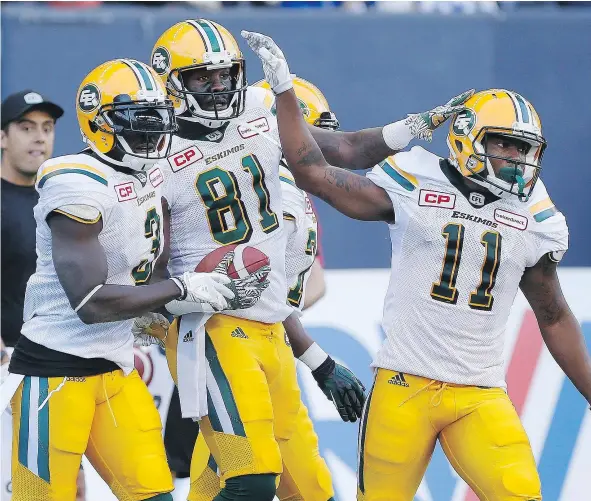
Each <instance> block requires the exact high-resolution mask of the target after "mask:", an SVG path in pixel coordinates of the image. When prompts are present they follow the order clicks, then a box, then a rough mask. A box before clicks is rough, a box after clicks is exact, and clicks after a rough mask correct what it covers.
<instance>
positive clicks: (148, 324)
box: [131, 312, 170, 348]
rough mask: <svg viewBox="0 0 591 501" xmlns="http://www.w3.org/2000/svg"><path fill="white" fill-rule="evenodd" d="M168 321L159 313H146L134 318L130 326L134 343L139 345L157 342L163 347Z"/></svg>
mask: <svg viewBox="0 0 591 501" xmlns="http://www.w3.org/2000/svg"><path fill="white" fill-rule="evenodd" d="M169 327H170V322H169V321H168V320H167V319H166V317H165V316H164V315H161V314H160V313H152V312H150V313H147V314H146V315H143V316H141V317H138V318H136V319H135V320H134V321H133V325H132V326H131V333H132V334H133V339H134V343H135V344H137V345H139V346H150V345H151V344H157V345H159V346H160V347H161V348H164V342H165V340H166V335H167V334H168V328H169Z"/></svg>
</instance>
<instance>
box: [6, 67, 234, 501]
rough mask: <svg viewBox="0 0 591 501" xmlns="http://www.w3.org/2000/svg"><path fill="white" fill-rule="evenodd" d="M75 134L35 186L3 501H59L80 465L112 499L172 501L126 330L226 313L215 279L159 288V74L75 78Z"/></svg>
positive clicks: (128, 71)
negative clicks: (160, 316) (33, 234)
mask: <svg viewBox="0 0 591 501" xmlns="http://www.w3.org/2000/svg"><path fill="white" fill-rule="evenodd" d="M76 102H77V115H78V123H79V125H80V128H81V131H82V133H83V137H84V140H85V142H86V143H87V144H88V146H89V148H88V149H87V150H85V151H83V152H82V153H80V154H75V155H67V156H63V157H57V158H54V159H51V160H48V161H47V162H45V163H44V164H43V165H42V166H41V168H40V170H39V174H38V176H37V184H36V188H37V190H38V191H39V203H38V205H37V206H36V207H35V219H36V223H37V256H38V258H37V269H36V272H35V273H34V274H33V276H32V277H31V278H30V280H29V282H28V284H27V291H26V296H25V309H24V320H25V323H24V326H23V328H22V336H21V337H20V338H19V341H18V343H17V344H16V347H15V350H14V353H13V356H12V359H11V361H10V366H9V371H10V373H11V374H10V375H9V376H8V379H7V381H6V382H5V383H4V385H3V387H2V390H3V398H4V397H5V392H6V394H9V393H10V391H9V390H8V388H12V389H13V391H12V393H14V389H15V388H16V387H17V386H18V389H17V391H16V394H15V395H14V397H13V401H12V411H13V414H12V415H13V459H12V480H13V494H12V496H13V497H12V499H13V500H14V501H24V500H32V499H34V500H44V501H51V500H55V501H58V500H59V501H68V500H72V501H73V500H74V498H75V496H76V476H77V474H78V469H79V467H80V461H81V457H82V454H85V455H86V456H87V457H88V459H89V460H90V462H91V463H92V464H93V466H94V468H95V469H96V470H97V471H98V472H99V474H100V476H101V477H102V478H103V479H104V480H105V482H107V484H108V485H109V486H110V488H111V490H112V491H113V493H114V494H115V495H116V496H117V498H118V499H121V500H138V501H139V500H152V501H156V500H158V501H165V500H172V497H171V496H170V494H169V492H170V491H171V490H172V488H173V486H172V480H171V476H170V471H169V469H168V465H167V463H166V455H165V452H164V445H163V442H162V437H161V434H160V429H161V425H160V419H159V416H158V412H157V411H156V408H155V407H154V404H153V402H152V398H151V397H150V395H149V393H148V391H147V389H146V387H145V385H144V384H143V382H142V381H141V380H140V378H139V376H138V375H137V372H136V371H133V349H132V343H133V336H132V335H131V332H130V329H131V324H132V319H133V318H134V317H136V316H139V315H142V314H144V313H146V312H149V311H151V310H154V309H157V308H160V307H164V306H166V308H167V309H168V310H169V311H170V312H171V313H183V312H188V311H214V310H221V309H223V308H227V307H228V304H227V301H228V299H230V300H234V297H235V294H234V293H233V292H232V291H231V290H230V289H229V288H228V287H226V285H225V284H228V283H229V282H230V280H229V279H228V277H226V276H223V275H219V274H198V273H192V272H187V273H184V274H182V275H181V276H178V277H173V278H172V279H165V280H162V279H160V281H159V282H157V283H150V281H151V279H152V278H155V277H157V278H159V277H161V276H163V275H164V272H165V270H166V257H167V254H168V242H167V241H165V240H164V232H165V229H166V225H167V223H166V221H165V217H164V214H163V211H162V204H161V191H160V190H161V185H162V182H163V175H162V171H161V169H160V167H158V165H157V162H158V161H159V160H161V159H163V158H165V157H166V155H167V153H168V151H169V147H170V142H171V137H172V134H173V131H174V130H175V123H176V122H175V117H174V109H173V107H172V104H171V103H170V101H169V100H168V99H167V97H166V91H165V89H164V87H163V85H162V83H161V82H160V79H159V78H158V76H157V75H156V74H155V73H154V72H153V70H152V69H151V68H150V67H149V66H146V65H145V64H143V63H140V62H138V61H135V60H131V59H118V60H113V61H108V62H106V63H104V64H102V65H100V66H98V67H97V68H95V69H94V70H93V71H91V72H90V73H89V74H88V75H87V76H86V78H85V79H84V80H83V82H82V84H81V85H80V87H79V90H78V94H77V98H76Z"/></svg>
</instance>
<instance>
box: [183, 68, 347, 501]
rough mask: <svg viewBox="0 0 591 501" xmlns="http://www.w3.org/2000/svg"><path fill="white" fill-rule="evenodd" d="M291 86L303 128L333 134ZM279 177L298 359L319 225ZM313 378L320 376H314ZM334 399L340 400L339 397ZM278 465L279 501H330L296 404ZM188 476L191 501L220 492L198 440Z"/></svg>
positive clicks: (325, 474) (309, 100)
mask: <svg viewBox="0 0 591 501" xmlns="http://www.w3.org/2000/svg"><path fill="white" fill-rule="evenodd" d="M293 83H294V89H295V92H296V96H297V97H298V101H299V103H300V106H301V108H302V114H303V116H304V118H305V120H306V122H307V123H309V124H312V125H314V126H316V127H323V128H326V129H329V130H337V129H338V128H339V122H338V120H337V119H336V117H335V115H334V113H332V112H331V111H330V110H329V107H328V103H327V101H326V98H325V97H324V95H323V94H322V92H321V91H320V90H319V89H318V88H317V87H316V86H315V85H313V84H312V83H310V82H308V81H307V80H304V79H303V78H300V77H294V79H293ZM253 87H262V88H264V89H268V90H267V92H268V94H267V96H265V100H264V102H265V106H266V107H268V108H269V109H271V110H273V112H274V105H275V103H274V101H275V98H274V96H273V94H272V92H271V91H270V89H269V87H268V85H267V83H266V82H265V81H264V80H261V81H260V82H257V83H255V84H253ZM279 176H280V179H281V189H282V196H283V219H284V225H285V231H286V234H287V245H286V256H285V269H286V277H287V285H288V287H289V290H288V294H287V300H288V302H289V304H290V305H291V306H293V308H294V309H295V310H296V311H295V312H294V313H292V314H291V315H290V316H289V317H288V318H287V319H286V320H285V321H284V324H283V325H284V327H285V330H286V334H287V336H288V338H289V339H290V342H291V341H292V343H291V344H292V349H293V352H294V354H296V355H301V354H303V353H304V352H305V351H306V350H307V349H309V348H310V346H311V344H312V340H311V339H310V338H308V336H306V334H305V331H303V328H302V326H301V324H300V321H299V319H298V317H299V315H300V312H301V311H302V310H303V309H305V308H306V307H307V306H308V304H309V303H308V301H307V297H308V293H309V288H310V280H314V278H313V277H312V275H313V274H314V271H313V270H314V263H315V262H316V259H315V257H316V248H317V235H318V225H317V221H316V215H315V213H314V210H313V208H312V204H311V202H310V200H309V198H308V196H307V195H306V193H305V192H303V191H302V190H300V189H299V188H298V187H297V186H296V184H295V181H294V179H293V176H292V175H291V173H290V172H289V169H288V168H287V166H286V164H285V160H284V159H283V158H282V159H281V166H280V171H279ZM318 272H319V273H322V272H323V270H322V268H321V267H318V268H316V273H318ZM312 293H313V294H314V293H316V298H315V299H317V298H318V294H317V288H313V290H312ZM312 304H313V303H312ZM298 341H299V343H298ZM331 365H332V364H331ZM328 368H329V369H330V368H331V367H328ZM316 374H317V375H318V376H320V374H319V373H316ZM343 375H344V373H343ZM319 379H321V377H319ZM337 398H339V395H338V393H337ZM341 415H342V417H343V419H344V420H346V421H349V420H351V421H356V420H357V417H356V415H355V413H354V411H353V409H351V410H349V412H348V413H346V412H343V413H342V414H341ZM281 459H282V461H283V473H282V474H281V477H280V480H279V486H278V487H277V492H276V495H277V497H278V498H279V499H280V500H286V501H287V500H293V499H305V500H307V501H327V500H330V499H333V496H334V491H333V488H332V482H331V476H330V471H329V469H328V467H327V466H326V463H325V461H324V459H323V458H322V456H321V455H320V451H319V449H318V436H317V435H316V433H315V431H314V425H313V424H312V421H311V419H310V417H309V416H308V409H307V408H306V406H305V405H304V404H303V403H301V404H300V409H299V411H298V413H297V416H296V419H295V425H294V430H293V432H292V433H291V436H290V438H289V440H287V441H285V442H284V443H282V445H281ZM191 471H192V475H191V477H192V478H193V479H194V481H193V483H192V488H191V494H190V496H189V499H190V500H191V501H210V500H211V499H213V498H214V497H215V496H216V495H217V494H218V493H219V492H220V490H221V487H220V482H219V478H218V468H217V463H216V461H215V458H214V456H213V455H212V454H211V453H210V451H209V449H208V448H207V444H206V442H205V439H204V438H203V435H200V436H199V437H198V439H197V444H196V445H195V450H194V453H193V461H192V463H191Z"/></svg>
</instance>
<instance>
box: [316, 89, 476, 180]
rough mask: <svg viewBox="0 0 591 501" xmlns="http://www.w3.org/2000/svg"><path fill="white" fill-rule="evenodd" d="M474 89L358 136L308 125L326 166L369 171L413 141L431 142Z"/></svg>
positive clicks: (367, 130)
mask: <svg viewBox="0 0 591 501" xmlns="http://www.w3.org/2000/svg"><path fill="white" fill-rule="evenodd" d="M472 94H474V89H470V90H467V91H465V92H462V93H461V94H460V95H458V96H455V97H453V98H451V99H450V100H449V101H448V102H447V103H445V104H444V105H441V106H437V107H435V108H433V109H432V110H429V111H424V112H422V113H414V114H411V115H408V116H407V117H406V118H403V119H402V120H399V121H398V122H394V123H391V124H388V125H385V126H384V127H374V128H371V129H363V130H359V131H357V132H342V131H327V130H323V129H320V128H318V127H313V126H311V125H308V128H309V130H310V132H311V133H312V136H313V137H314V139H315V140H316V142H317V143H318V146H319V147H320V149H321V150H322V154H323V155H324V158H326V160H327V161H328V163H330V164H332V165H337V166H339V167H343V168H345V169H349V170H358V169H369V168H371V167H373V166H374V165H375V164H377V163H379V162H381V161H382V160H384V159H385V158H386V157H388V156H390V155H394V154H396V153H397V152H399V151H400V150H402V149H404V148H406V146H408V144H409V143H410V142H411V141H412V140H413V139H423V140H425V141H431V139H432V136H433V131H434V130H435V129H437V128H438V127H439V126H440V125H442V124H443V123H444V122H445V121H446V120H447V119H448V118H449V117H451V116H452V115H454V114H456V113H458V112H460V111H462V110H464V109H465V107H464V103H465V102H466V101H467V100H468V99H469V98H470V97H471V96H472Z"/></svg>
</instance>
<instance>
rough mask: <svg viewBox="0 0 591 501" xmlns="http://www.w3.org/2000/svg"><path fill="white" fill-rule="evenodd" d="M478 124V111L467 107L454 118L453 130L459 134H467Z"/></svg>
mask: <svg viewBox="0 0 591 501" xmlns="http://www.w3.org/2000/svg"><path fill="white" fill-rule="evenodd" d="M475 125H476V113H474V112H473V111H472V110H471V109H465V110H464V111H462V112H460V113H458V116H457V117H456V119H455V120H454V124H453V131H454V133H455V134H456V135H458V136H467V135H468V134H469V133H470V131H471V130H472V129H473V128H474V126H475Z"/></svg>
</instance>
